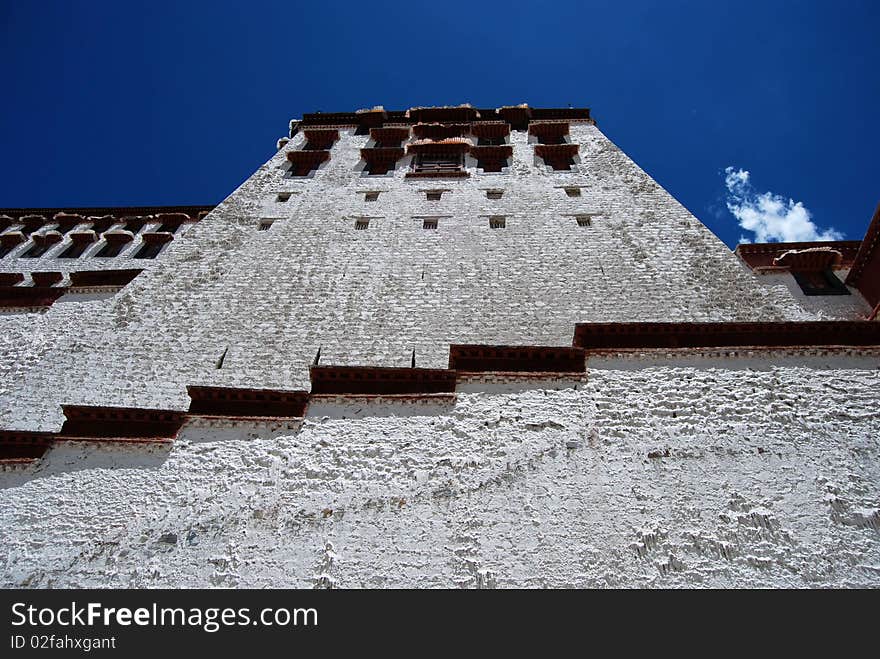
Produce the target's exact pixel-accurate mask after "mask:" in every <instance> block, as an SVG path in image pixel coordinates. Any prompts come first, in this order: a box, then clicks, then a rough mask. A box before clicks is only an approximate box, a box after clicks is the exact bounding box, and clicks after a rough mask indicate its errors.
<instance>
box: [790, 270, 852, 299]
mask: <svg viewBox="0 0 880 659" xmlns="http://www.w3.org/2000/svg"><path fill="white" fill-rule="evenodd" d="M791 274H792V275H793V276H794V279H795V281H796V282H797V283H798V286H800V287H801V290H802V291H803V292H804V295H849V294H850V292H849V289H848V288H847V287H846V286H845V285H844V283H843V282H842V281H840V279H838V278H837V275H835V274H834V272H833V271H831V270H819V271H815V272H812V271H810V272H792V273H791Z"/></svg>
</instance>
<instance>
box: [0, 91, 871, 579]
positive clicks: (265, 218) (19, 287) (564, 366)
mask: <svg viewBox="0 0 880 659" xmlns="http://www.w3.org/2000/svg"><path fill="white" fill-rule="evenodd" d="M77 211H79V212H77ZM0 215H4V216H5V218H0V221H2V222H3V223H4V224H3V226H2V234H0V243H2V245H3V248H4V249H5V250H6V251H5V253H4V256H3V257H2V258H0V271H2V273H3V274H2V275H0V276H2V277H3V280H2V281H0V284H2V294H0V301H2V306H3V309H4V313H3V315H2V316H0V322H2V323H3V327H4V332H3V338H2V344H0V345H2V348H0V350H2V373H0V375H2V382H3V384H2V385H0V399H2V406H0V428H3V431H2V433H0V448H2V451H3V458H4V470H3V472H2V473H0V482H2V484H3V490H2V496H3V497H4V499H5V500H4V503H3V507H2V511H3V512H2V519H3V525H2V531H0V533H2V538H3V542H4V544H5V546H6V547H7V548H8V550H7V552H6V555H5V556H4V557H3V558H2V559H0V566H2V567H0V574H2V575H3V581H4V584H5V585H7V586H65V585H71V586H72V585H81V586H105V585H110V586H138V587H140V586H171V587H174V586H300V587H303V586H314V587H332V586H346V587H382V586H404V587H406V586H433V587H504V586H526V587H532V586H870V585H877V584H878V581H880V573H878V570H877V565H880V543H878V540H880V538H878V529H880V494H878V491H880V473H878V469H880V468H878V466H877V465H878V461H877V454H878V448H880V447H878V444H877V442H878V439H877V438H878V437H880V415H878V413H877V411H876V410H877V408H878V405H877V403H878V400H877V398H878V396H877V391H878V387H877V385H878V364H880V361H878V354H880V353H878V337H880V324H878V323H877V322H876V316H877V313H876V308H877V304H878V301H880V300H878V294H880V292H878V290H877V284H878V280H880V275H878V269H880V261H878V258H880V257H878V247H877V242H878V233H880V229H878V227H880V219H878V215H875V217H874V219H873V221H872V222H871V224H870V226H869V229H868V231H867V234H866V236H865V239H864V240H863V241H861V242H859V241H840V242H838V243H821V244H819V243H809V244H787V245H786V244H772V245H752V246H740V247H739V248H737V251H736V253H731V252H730V250H729V249H727V248H726V247H725V246H724V245H723V244H722V243H721V242H720V241H719V240H718V239H717V238H716V237H715V236H714V235H712V233H711V232H710V231H709V230H708V229H706V227H705V226H703V225H702V224H701V223H700V222H699V220H697V219H696V218H695V217H693V216H692V215H691V214H690V213H688V212H687V210H686V209H684V208H683V207H682V206H681V205H680V204H678V203H677V202H676V201H675V200H674V199H673V198H672V197H671V196H670V195H669V194H668V193H667V192H666V191H665V190H663V189H662V188H661V187H660V186H658V185H657V184H656V183H655V182H654V181H653V180H652V179H651V178H650V177H649V176H648V175H647V174H645V173H644V172H643V171H642V170H641V169H640V168H638V167H637V166H636V165H635V164H634V163H633V162H632V161H631V160H630V159H629V158H628V157H627V156H626V155H625V154H623V153H622V152H621V151H620V150H619V149H618V148H617V147H616V146H615V145H614V144H613V143H612V142H611V141H609V140H608V139H607V138H606V137H605V136H604V135H603V134H602V133H601V132H600V130H599V129H598V127H597V126H596V125H595V123H594V122H593V121H592V119H591V118H590V114H589V111H588V110H586V109H582V108H574V109H572V108H569V109H539V108H529V107H527V106H509V107H503V108H498V109H480V108H473V107H470V106H458V107H443V108H412V109H410V110H408V111H399V112H395V111H385V110H384V109H373V110H369V111H359V112H353V113H334V114H323V113H316V114H311V115H305V116H304V117H303V118H302V120H298V121H295V122H292V125H291V135H290V137H289V138H286V139H285V140H282V141H281V142H280V143H279V151H278V153H277V154H276V155H275V156H274V157H273V158H271V159H270V160H269V161H268V162H267V163H266V164H264V165H263V166H261V167H260V168H259V169H258V170H257V171H256V172H255V173H254V174H253V175H252V176H251V177H250V178H249V179H248V180H247V181H245V182H244V183H243V184H242V185H241V186H240V187H239V188H238V189H237V190H236V191H234V192H233V193H232V194H231V195H230V196H229V197H228V198H227V199H225V200H224V201H223V202H221V203H220V204H219V205H217V207H216V208H214V209H211V208H210V207H199V208H190V209H181V208H177V209H169V208H156V209H129V210H126V209H114V212H104V211H102V210H101V209H27V210H21V209H8V210H7V211H3V212H2V213H0ZM40 218H42V219H40ZM181 229H183V230H181ZM82 245H86V247H84V248H83V249H82V251H81V252H80V254H79V255H77V256H71V254H72V253H73V252H76V251H77V250H79V249H80V247H82ZM150 245H158V248H157V247H152V248H150V247H149V246H150ZM7 247H8V249H6V248H7ZM117 247H118V251H116V252H115V255H114V254H112V252H114V250H116V249H117ZM102 251H104V252H105V253H104V254H103V255H101V256H99V255H98V254H99V252H102ZM108 252H110V253H109V254H108ZM28 253H29V254H28ZM65 253H67V255H65ZM139 253H141V254H142V255H141V256H140V257H138V258H135V257H136V255H137V254H139ZM145 254H146V256H145ZM143 264H146V266H144V265H143ZM114 273H115V274H114ZM120 273H127V274H120Z"/></svg>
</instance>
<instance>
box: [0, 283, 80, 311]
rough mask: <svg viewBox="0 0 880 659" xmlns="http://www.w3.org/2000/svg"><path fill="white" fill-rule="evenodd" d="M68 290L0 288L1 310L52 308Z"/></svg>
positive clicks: (38, 287) (24, 287) (29, 287)
mask: <svg viewBox="0 0 880 659" xmlns="http://www.w3.org/2000/svg"><path fill="white" fill-rule="evenodd" d="M66 290H67V289H65V288H50V287H48V286H0V308H3V309H9V308H45V307H51V306H52V305H53V304H54V303H55V301H56V300H57V299H58V298H60V297H61V296H62V295H64V293H65V291H66Z"/></svg>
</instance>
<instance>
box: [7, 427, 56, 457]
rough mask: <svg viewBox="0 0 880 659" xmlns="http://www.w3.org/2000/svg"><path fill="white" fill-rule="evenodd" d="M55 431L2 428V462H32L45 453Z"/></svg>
mask: <svg viewBox="0 0 880 659" xmlns="http://www.w3.org/2000/svg"><path fill="white" fill-rule="evenodd" d="M53 438H54V435H53V433H49V432H36V431H29V430H0V464H12V463H18V462H31V461H34V460H38V459H40V458H42V457H43V455H45V453H46V451H48V450H49V447H50V446H51V445H52V440H53Z"/></svg>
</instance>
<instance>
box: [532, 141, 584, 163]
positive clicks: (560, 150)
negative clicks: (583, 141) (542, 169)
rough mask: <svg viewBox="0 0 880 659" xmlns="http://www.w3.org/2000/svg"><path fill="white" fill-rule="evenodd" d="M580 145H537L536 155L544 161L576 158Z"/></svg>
mask: <svg viewBox="0 0 880 659" xmlns="http://www.w3.org/2000/svg"><path fill="white" fill-rule="evenodd" d="M579 147H580V145H579V144H536V145H535V155H536V156H538V157H539V158H543V159H544V160H547V159H548V158H549V159H553V158H574V157H575V156H576V155H577V154H578V148H579Z"/></svg>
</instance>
